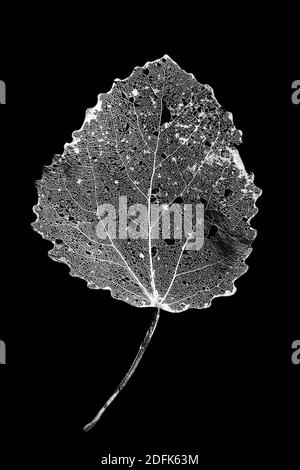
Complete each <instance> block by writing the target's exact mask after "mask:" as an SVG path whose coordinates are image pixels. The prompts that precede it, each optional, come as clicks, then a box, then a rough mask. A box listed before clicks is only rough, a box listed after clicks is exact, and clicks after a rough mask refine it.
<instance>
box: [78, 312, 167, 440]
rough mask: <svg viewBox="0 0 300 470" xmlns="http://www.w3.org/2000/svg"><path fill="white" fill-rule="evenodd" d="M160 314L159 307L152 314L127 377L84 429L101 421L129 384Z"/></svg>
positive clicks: (90, 427)
mask: <svg viewBox="0 0 300 470" xmlns="http://www.w3.org/2000/svg"><path fill="white" fill-rule="evenodd" d="M159 316H160V308H159V307H158V308H157V310H156V311H155V312H154V314H153V316H152V320H151V324H150V326H149V328H148V330H147V333H146V335H145V337H144V339H143V341H142V343H141V344H140V347H139V350H138V353H137V355H136V356H135V359H134V361H133V363H132V364H131V367H130V369H129V370H128V372H127V374H126V375H125V377H124V378H123V379H122V380H121V382H120V384H119V385H118V387H117V388H116V390H115V391H114V393H113V394H112V395H111V397H110V398H109V399H108V400H107V402H106V403H105V405H104V406H103V407H102V408H101V410H100V411H99V413H98V414H97V415H96V416H95V418H94V419H93V420H92V421H91V422H90V423H88V424H87V425H86V426H84V428H83V430H84V431H89V430H90V429H92V428H93V427H94V426H95V425H96V423H97V422H98V421H99V419H100V418H101V416H102V415H103V413H104V411H105V410H106V408H108V406H109V405H110V404H111V403H112V401H113V400H114V399H115V398H116V397H117V395H118V394H119V393H120V391H121V390H122V389H123V388H124V387H125V385H126V384H127V382H128V380H129V379H130V377H131V376H132V375H133V373H134V371H135V369H136V368H137V366H138V364H139V362H140V360H141V359H142V357H143V355H144V352H145V351H146V348H147V346H148V344H149V343H150V341H151V338H152V335H153V333H154V331H155V329H156V326H157V323H158V320H159Z"/></svg>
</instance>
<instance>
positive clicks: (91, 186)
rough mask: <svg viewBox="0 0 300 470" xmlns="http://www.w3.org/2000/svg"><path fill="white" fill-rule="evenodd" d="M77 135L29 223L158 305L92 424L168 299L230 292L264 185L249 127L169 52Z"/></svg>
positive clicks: (88, 267) (125, 84)
mask: <svg viewBox="0 0 300 470" xmlns="http://www.w3.org/2000/svg"><path fill="white" fill-rule="evenodd" d="M72 137H73V140H72V142H70V143H66V144H65V146H64V151H63V154H62V155H55V156H54V158H53V162H52V164H51V165H49V166H46V167H45V168H44V171H43V175H42V179H41V180H39V181H37V183H36V185H37V190H38V202H37V204H36V205H35V206H34V208H33V211H34V213H35V215H36V220H35V221H34V222H33V223H32V227H33V229H34V230H35V231H36V232H38V233H39V234H40V235H41V236H42V237H43V238H45V239H47V240H50V241H52V242H53V248H52V249H51V250H50V251H49V256H50V258H51V259H53V260H55V261H59V262H64V263H65V264H67V265H68V266H69V268H70V274H71V275H72V276H77V277H80V278H82V279H84V280H85V281H86V282H87V286H88V287H89V288H91V289H109V290H110V292H111V295H112V297H114V298H115V299H117V300H120V301H124V302H127V303H129V304H130V305H132V306H135V307H140V308H146V307H154V308H155V312H154V314H153V317H152V320H151V324H150V326H149V329H148V331H147V333H146V336H145V338H144V339H143V341H142V343H141V345H140V348H139V351H138V353H137V355H136V357H135V359H134V361H133V363H132V365H131V367H130V369H129V370H128V372H127V374H126V375H125V377H124V378H123V379H122V381H121V383H120V384H119V385H118V387H117V389H116V390H115V392H114V393H113V394H112V396H111V397H110V398H109V399H108V401H107V402H106V403H105V405H104V406H103V407H102V408H101V410H100V411H99V413H98V414H97V415H96V416H95V418H94V419H93V420H92V421H91V422H90V423H89V424H87V425H86V426H85V427H84V430H85V431H88V430H89V429H91V428H92V427H93V426H94V425H95V424H96V423H97V422H98V420H99V419H100V417H101V416H102V415H103V413H104V411H105V410H106V409H107V407H108V406H109V405H110V404H111V403H112V401H113V400H114V399H115V398H116V397H117V395H118V394H119V393H120V391H121V390H122V389H123V388H124V387H125V385H126V383H127V382H128V380H129V379H130V377H131V376H132V374H133V373H134V371H135V369H136V367H137V365H138V363H139V362H140V360H141V358H142V357H143V354H144V352H145V350H146V348H147V346H148V344H149V342H150V340H151V338H152V335H153V333H154V331H155V329H156V326H157V324H158V321H159V317H160V312H161V311H162V310H165V311H168V312H174V313H175V312H182V311H185V310H188V309H202V308H208V307H209V306H210V305H211V302H212V300H213V299H214V298H216V297H221V296H229V295H232V294H234V292H235V291H236V287H235V284H234V281H235V280H236V279H237V278H239V277H240V276H241V275H243V274H244V273H245V272H246V271H247V269H248V265H247V264H246V263H245V260H246V258H247V257H248V256H249V255H250V253H251V251H252V248H251V244H252V242H253V240H254V239H255V237H256V230H254V229H253V228H252V227H251V225H250V222H251V219H252V218H253V217H254V216H255V214H256V213H257V211H258V209H257V207H256V205H255V202H256V200H257V198H258V197H259V196H260V195H261V192H262V191H261V189H259V188H258V187H256V186H255V185H254V175H253V174H252V173H250V174H248V173H247V171H246V169H245V167H244V164H243V162H242V160H241V157H240V155H239V152H238V150H237V146H238V145H239V144H241V143H242V132H241V131H239V130H237V129H236V128H235V126H234V123H233V117H232V114H231V113H230V112H228V111H225V110H224V109H223V108H222V106H221V105H220V104H219V103H218V101H217V100H216V98H215V95H214V92H213V89H212V88H211V87H210V86H209V85H202V84H200V83H199V82H198V81H197V80H196V78H195V76H194V75H193V74H191V73H187V72H185V71H184V70H183V69H181V68H180V67H179V65H178V64H177V63H176V62H174V61H173V60H172V59H171V58H170V57H169V56H168V55H164V56H163V57H162V58H160V59H157V60H154V61H152V62H147V63H146V64H145V65H144V66H143V67H135V68H134V70H133V72H132V74H131V75H130V76H129V77H128V78H126V79H122V80H120V79H116V80H115V81H114V83H113V86H112V88H111V90H110V91H109V92H107V93H100V94H99V96H98V101H97V104H96V106H95V107H94V108H90V109H88V110H87V112H86V115H85V119H84V122H83V125H82V127H81V128H80V129H79V130H77V131H74V132H73V134H72ZM125 196H126V197H125ZM128 206H129V207H128ZM153 207H154V208H158V209H159V210H158V211H156V212H155V211H152V208H153ZM195 208H196V212H195V210H194V209H195ZM198 208H199V211H198ZM200 209H201V210H200ZM154 212H155V214H156V215H155V216H153V213H154ZM128 222H129V223H128ZM124 224H125V225H124ZM121 234H122V235H121Z"/></svg>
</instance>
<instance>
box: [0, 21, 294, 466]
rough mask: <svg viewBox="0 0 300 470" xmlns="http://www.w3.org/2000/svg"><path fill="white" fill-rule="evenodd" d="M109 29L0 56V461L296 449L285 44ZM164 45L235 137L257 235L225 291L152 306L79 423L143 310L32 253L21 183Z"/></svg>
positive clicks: (208, 459) (30, 192) (236, 458)
mask: <svg viewBox="0 0 300 470" xmlns="http://www.w3.org/2000/svg"><path fill="white" fill-rule="evenodd" d="M74 26H75V25H74ZM112 28H113V26H112V23H111V22H110V23H109V25H107V26H106V28H105V27H104V25H102V27H101V28H99V30H96V31H93V33H94V34H90V33H91V32H90V33H85V34H82V32H80V30H79V31H76V28H75V27H74V29H73V32H72V34H67V33H65V32H63V31H62V30H60V32H59V33H58V31H54V30H53V31H52V32H49V37H47V39H45V40H44V39H41V37H40V35H39V34H36V35H35V36H34V38H33V39H32V40H30V39H28V37H26V45H25V44H23V39H24V38H23V36H22V35H20V36H18V41H16V43H14V44H10V49H9V50H8V54H7V56H3V58H2V66H3V68H2V67H1V76H0V79H2V80H5V81H6V84H7V104H6V105H5V106H1V108H0V112H1V121H2V131H1V134H2V139H1V140H2V144H4V146H5V154H3V155H2V160H3V173H2V177H3V181H2V188H3V190H4V191H3V192H4V194H3V201H4V203H3V206H2V231H3V232H4V233H3V235H4V242H3V244H2V247H3V252H2V256H3V258H2V260H3V261H4V260H6V261H7V263H6V264H5V270H3V271H4V273H5V280H3V281H2V282H3V287H4V292H3V299H2V305H3V308H2V311H1V320H0V321H1V323H0V338H1V339H3V340H5V341H6V344H7V365H6V366H0V367H1V369H0V380H1V388H0V390H1V407H0V412H1V423H0V425H1V428H2V431H3V436H2V437H1V442H2V443H3V447H2V450H1V457H0V458H1V459H5V458H7V459H8V462H9V467H10V466H13V463H14V462H15V460H19V459H21V461H22V462H24V463H25V462H26V463H27V462H28V463H30V464H31V465H32V466H33V467H34V468H35V466H37V467H38V468H40V467H42V468H43V466H44V463H45V462H47V463H49V462H50V463H53V464H55V465H60V464H65V465H66V466H67V468H72V466H73V465H75V464H79V465H82V466H83V468H98V467H99V465H100V464H99V462H100V459H101V457H102V456H107V455H108V454H109V453H110V454H113V455H115V456H120V455H123V456H126V455H131V456H133V455H135V456H137V457H138V458H143V457H144V455H145V454H147V453H157V454H167V453H169V454H173V453H176V454H188V453H192V454H195V453H197V454H199V462H200V464H202V466H203V468H213V467H214V464H215V462H219V463H222V464H225V463H230V464H231V465H233V464H237V466H238V467H239V468H244V465H243V463H244V462H245V461H247V462H249V461H251V462H252V463H253V464H257V463H259V464H261V463H266V464H268V463H270V461H271V460H273V459H274V458H275V459H276V460H278V459H281V458H282V461H283V462H286V461H287V459H292V458H293V456H294V455H296V449H297V447H296V439H297V433H298V435H299V412H298V411H297V408H298V404H297V399H298V398H299V388H297V386H298V385H297V380H298V379H299V372H300V365H299V366H296V365H293V364H292V362H291V354H292V349H291V344H292V342H293V341H294V340H295V339H299V314H298V313H297V303H295V300H296V299H297V278H296V277H295V276H296V275H295V274H294V273H293V268H296V265H297V261H296V259H297V255H298V249H297V244H298V230H297V228H296V220H297V217H298V213H297V198H298V182H297V180H298V173H297V171H298V170H297V164H298V161H297V160H298V158H299V141H298V133H299V122H300V121H299V117H300V105H298V106H295V105H293V104H292V101H291V94H292V90H291V84H292V82H293V81H294V80H295V79H297V78H299V61H298V63H297V61H296V59H295V55H294V54H293V52H292V51H293V43H292V42H291V43H290V44H289V43H288V42H287V44H285V45H284V46H283V45H282V44H281V45H279V44H277V43H275V42H272V41H270V39H269V38H268V37H267V36H266V37H264V35H263V34H262V36H261V37H260V40H256V41H253V37H252V36H249V37H246V38H243V39H242V38H241V37H239V38H238V39H237V38H235V40H233V39H234V38H229V37H228V35H227V33H225V31H224V35H223V36H222V35H221V41H220V42H218V43H215V42H214V41H213V38H212V37H211V36H209V37H207V36H206V37H205V39H204V38H203V37H202V35H201V34H200V31H199V34H195V35H194V36H193V38H191V37H190V36H189V35H185V36H184V37H180V35H178V34H175V32H173V33H171V35H169V36H166V37H168V38H167V39H165V36H163V37H156V41H155V40H154V38H153V35H154V33H153V32H152V35H147V34H144V35H143V36H142V39H141V40H137V38H136V37H135V35H134V34H133V35H132V37H131V36H129V35H128V32H127V31H124V32H123V31H122V33H119V34H118V33H117V32H116V30H115V29H114V30H113V31H114V32H113V33H112ZM40 29H42V26H40ZM146 38H148V39H146ZM249 38H250V39H249ZM24 40H25V39H24ZM165 53H167V54H168V55H170V56H171V58H172V59H173V60H175V61H176V62H177V63H178V64H179V65H180V67H182V68H183V69H184V70H186V71H187V72H192V73H193V74H194V75H195V77H196V79H197V80H198V81H199V82H201V83H208V84H209V85H211V86H212V87H213V89H214V92H215V95H216V98H217V99H218V101H219V102H220V103H221V105H222V106H223V107H224V108H225V109H227V110H229V111H231V112H232V113H233V118H234V123H235V125H236V127H237V128H238V129H242V130H243V144H242V145H241V146H240V147H239V151H240V154H241V157H242V159H243V161H244V164H245V167H246V169H247V171H251V172H254V174H255V184H256V185H257V186H258V187H260V188H262V190H263V194H262V196H261V197H260V198H259V199H258V201H257V206H258V207H259V212H258V214H257V216H256V217H255V218H254V219H253V220H252V225H253V227H255V228H256V229H257V230H258V236H257V238H256V240H255V242H254V244H253V248H254V250H253V252H252V254H251V256H250V257H249V258H248V261H247V263H248V264H249V270H248V272H247V273H246V274H245V275H244V276H242V277H241V278H240V279H239V280H237V282H236V286H237V292H236V293H235V295H234V296H232V297H227V298H224V297H223V298H217V299H215V300H214V301H213V303H212V306H211V307H210V308H209V309H206V310H199V311H196V310H190V311H187V312H184V313H181V314H170V313H167V312H162V314H161V319H160V322H159V324H158V328H157V331H156V332H155V335H154V336H153V339H152V341H151V344H150V346H149V349H148V350H147V352H146V353H145V356H144V358H143V360H142V363H141V364H140V366H139V367H138V369H137V370H136V372H135V374H134V376H133V377H132V379H131V380H130V382H129V383H128V385H127V387H126V388H125V389H124V390H123V391H122V393H121V394H120V395H119V396H118V398H117V399H116V401H115V402H114V403H113V404H112V405H111V406H110V407H109V409H108V410H107V411H106V412H105V414H104V415H103V418H102V420H101V421H100V422H99V423H98V425H97V426H96V427H95V428H94V429H93V430H92V431H90V432H89V433H84V432H83V431H82V427H83V426H84V425H85V424H86V423H87V422H88V421H90V419H91V418H92V417H94V415H95V413H96V412H97V411H98V410H99V408H100V407H101V406H102V405H103V403H104V402H105V401H106V399H107V398H108V397H109V396H110V395H111V393H112V392H113V390H114V389H115V387H116V386H117V384H118V383H119V381H120V379H121V378H122V377H123V376H124V374H125V372H126V371H127V370H128V367H129V365H130V364H131V361H132V360H133V358H134V356H135V354H136V352H137V350H138V347H139V344H140V342H141V340H142V338H143V337H144V334H145V332H146V330H147V328H148V325H149V322H150V319H151V315H152V311H151V309H145V310H144V309H137V308H133V307H131V306H129V305H127V304H125V303H120V302H118V301H116V300H114V299H112V298H111V297H110V294H109V292H108V291H103V292H102V291H93V290H89V289H87V287H86V283H85V282H84V281H82V280H80V279H78V278H72V277H70V276H69V274H68V271H69V269H68V267H67V266H65V265H63V264H58V263H54V262H53V261H52V260H51V259H50V258H48V256H47V251H48V250H49V249H50V248H51V246H52V245H51V243H49V242H47V241H45V240H43V239H42V238H41V237H40V236H39V235H38V234H37V233H35V232H33V231H32V230H31V227H30V223H31V222H32V221H34V220H35V216H34V214H33V212H32V206H33V205H34V204H35V203H36V201H37V194H36V190H35V187H34V181H35V180H36V179H39V178H40V177H41V173H42V166H43V165H44V164H49V163H50V162H51V159H52V155H53V154H55V153H62V152H63V145H64V143H65V142H70V141H71V133H72V131H74V130H75V129H79V128H80V127H81V125H82V122H83V120H84V116H85V110H86V109H87V108H89V107H92V106H94V105H95V104H96V100H97V95H98V93H100V92H106V91H108V90H109V89H110V88H111V85H112V82H113V80H114V79H115V78H116V77H118V78H126V77H127V76H128V75H129V74H130V73H131V72H132V70H133V68H134V66H136V65H144V63H145V62H146V61H148V60H155V59H157V58H159V57H161V56H162V55H163V54H165ZM297 66H298V67H297ZM6 165H7V168H6ZM297 413H298V414H297ZM12 442H17V444H15V445H12ZM140 465H141V464H140Z"/></svg>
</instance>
